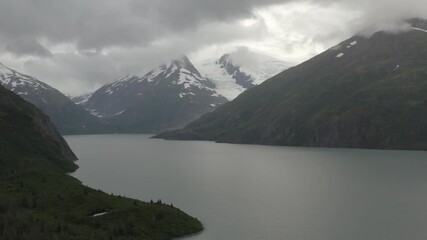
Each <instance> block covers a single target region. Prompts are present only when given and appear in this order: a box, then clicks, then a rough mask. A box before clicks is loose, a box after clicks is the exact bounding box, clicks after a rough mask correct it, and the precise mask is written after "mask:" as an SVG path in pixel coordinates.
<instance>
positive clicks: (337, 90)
mask: <svg viewBox="0 0 427 240" xmlns="http://www.w3.org/2000/svg"><path fill="white" fill-rule="evenodd" d="M354 41H357V44H356V45H355V46H352V45H351V43H353V42H354ZM347 46H349V48H347ZM340 53H344V55H343V56H342V57H340V58H339V57H337V55H338V54H340ZM425 59H427V33H425V32H421V31H409V32H404V33H399V34H388V33H384V32H378V33H376V34H374V35H373V36H372V37H370V38H362V37H353V38H351V39H349V40H347V41H344V42H343V43H341V44H340V45H339V47H337V48H333V49H330V50H328V51H326V52H324V53H322V54H320V55H318V56H316V57H314V58H312V59H310V60H309V61H307V62H304V63H302V64H300V65H298V66H296V67H293V68H291V69H289V70H287V71H284V72H283V73H281V74H279V75H277V76H275V77H273V78H271V79H269V80H267V81H266V82H264V83H263V84H261V85H260V86H257V87H255V88H253V89H250V90H248V91H246V92H245V93H243V94H242V95H240V96H239V97H237V98H236V99H235V100H234V101H233V102H230V103H227V104H224V105H223V106H221V107H220V108H218V109H217V110H216V111H214V112H213V113H209V114H206V115H204V116H202V117H201V118H200V119H198V120H196V121H194V122H193V123H191V124H189V125H188V126H187V127H186V128H184V129H182V130H178V131H173V132H167V133H164V134H160V135H159V136H157V137H160V138H166V139H197V140H213V141H218V142H229V143H253V144H271V145H287V146H316V147H353V148H379V149H423V150H426V149H427V137H426V136H427V95H426V92H427V66H426V64H425Z"/></svg>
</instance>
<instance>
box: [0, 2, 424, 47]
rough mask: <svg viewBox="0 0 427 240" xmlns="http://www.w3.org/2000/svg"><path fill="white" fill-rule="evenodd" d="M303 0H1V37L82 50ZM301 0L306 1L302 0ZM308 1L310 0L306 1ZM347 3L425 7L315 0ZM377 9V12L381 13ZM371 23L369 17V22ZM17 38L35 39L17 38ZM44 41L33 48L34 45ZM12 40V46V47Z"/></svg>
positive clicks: (407, 10)
mask: <svg viewBox="0 0 427 240" xmlns="http://www.w3.org/2000/svg"><path fill="white" fill-rule="evenodd" d="M291 1H293V2H298V0H262V1H260V0H215V1H212V0H149V1H148V0H119V1H118V0H73V1H58V0H37V1H31V0H2V1H0V30H1V35H0V41H1V42H2V43H3V45H5V44H6V45H9V48H8V50H11V51H13V52H15V53H19V54H23V53H24V52H25V51H26V50H28V53H29V54H41V55H42V56H46V53H47V52H46V51H40V49H41V48H40V47H41V45H40V44H37V40H39V39H45V40H47V41H48V42H50V43H52V44H57V43H72V44H75V45H76V46H77V47H78V48H79V49H81V50H87V49H95V50H101V49H103V48H108V47H112V46H144V45H146V44H148V43H150V42H152V41H153V40H156V39H157V38H161V37H165V36H168V35H169V34H176V33H179V32H181V31H187V30H191V29H195V28H197V27H200V26H203V24H207V23H212V22H231V21H234V20H236V19H241V18H247V17H251V16H252V12H253V9H254V8H257V7H263V6H268V5H271V4H279V3H285V2H291ZM301 2H302V1H301ZM304 2H307V1H304ZM311 2H313V3H318V4H323V5H324V4H328V3H336V2H338V3H344V4H347V5H349V6H350V7H352V8H364V10H366V11H367V12H369V13H370V17H371V18H376V17H378V16H389V15H390V17H395V16H396V15H399V14H400V15H404V14H406V15H410V14H418V13H420V12H422V11H424V10H426V8H425V7H424V5H425V4H424V2H423V1H420V0H407V1H404V2H402V1H400V0H399V1H398V0H380V1H366V0H358V1H355V0H317V1H315V0H312V1H311ZM397 13H399V14H397ZM376 15H378V16H376ZM366 24H370V23H366ZM16 39H33V40H32V42H30V41H28V42H26V44H21V45H22V49H19V50H18V48H19V47H20V46H19V45H17V44H13V42H14V41H15V40H16ZM31 44H32V46H33V47H35V46H36V45H38V46H39V50H37V51H34V49H33V48H31V47H29V46H30V45H31ZM11 46H12V47H11Z"/></svg>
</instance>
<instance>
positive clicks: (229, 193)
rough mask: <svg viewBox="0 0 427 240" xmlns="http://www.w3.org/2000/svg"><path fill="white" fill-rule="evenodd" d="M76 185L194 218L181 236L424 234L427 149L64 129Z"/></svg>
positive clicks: (329, 238) (273, 238)
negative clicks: (196, 223)
mask: <svg viewBox="0 0 427 240" xmlns="http://www.w3.org/2000/svg"><path fill="white" fill-rule="evenodd" d="M66 139H67V141H68V143H69V144H70V146H71V147H72V149H73V150H74V152H75V153H76V154H77V155H78V157H79V159H80V160H79V161H78V165H79V166H80V169H79V170H78V171H77V172H76V173H75V174H74V176H75V177H77V178H78V179H80V180H81V181H82V182H83V183H84V184H86V185H89V186H91V187H93V188H99V189H102V190H103V191H105V192H109V193H110V192H112V193H115V194H121V195H125V196H128V197H133V198H138V199H141V200H145V201H150V199H153V200H157V199H162V201H163V202H166V203H173V204H174V206H176V207H179V208H181V209H182V210H184V211H186V212H187V213H189V214H190V215H192V216H195V217H197V218H199V219H200V220H201V221H202V222H203V224H204V226H205V228H206V229H205V231H204V232H203V233H202V234H200V235H197V236H194V237H191V238H189V240H202V239H203V240H256V239H263V240H425V239H427V152H411V151H370V150H343V149H317V148H289V147H268V146H251V145H230V144H216V143H211V142H192V141H191V142H179V141H164V140H158V139H149V136H148V135H102V136H100V135H92V136H68V137H66Z"/></svg>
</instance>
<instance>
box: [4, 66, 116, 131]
mask: <svg viewBox="0 0 427 240" xmlns="http://www.w3.org/2000/svg"><path fill="white" fill-rule="evenodd" d="M0 84H2V85H3V86H4V87H5V88H7V89H9V90H11V91H13V92H14V93H16V94H17V95H19V96H21V97H22V98H23V99H25V100H26V101H28V102H30V103H32V104H33V105H35V106H36V107H37V108H39V109H40V110H42V111H43V112H44V113H45V114H47V115H48V116H49V117H50V118H51V120H52V122H53V123H54V124H55V126H56V127H57V128H58V130H59V131H60V132H61V133H63V134H80V133H101V132H104V131H110V130H113V129H114V128H113V127H112V126H111V125H110V124H108V123H105V122H104V121H103V120H100V119H97V118H96V117H94V116H92V115H91V114H89V113H88V112H87V111H86V110H85V109H84V108H83V107H81V106H77V105H76V104H74V103H73V102H72V101H71V100H70V99H69V98H67V97H66V96H65V95H64V94H62V93H61V92H60V91H58V90H56V89H55V88H53V87H51V86H49V85H48V84H46V83H44V82H42V81H40V80H38V79H36V78H34V77H31V76H29V75H25V74H22V73H19V72H18V71H15V70H13V69H11V68H8V67H6V66H5V65H3V64H1V63H0Z"/></svg>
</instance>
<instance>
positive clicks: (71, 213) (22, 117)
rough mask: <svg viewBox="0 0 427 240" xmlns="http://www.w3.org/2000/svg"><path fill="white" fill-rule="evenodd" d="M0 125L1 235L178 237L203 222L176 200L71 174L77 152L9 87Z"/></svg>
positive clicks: (1, 99) (5, 239) (10, 238)
mask: <svg viewBox="0 0 427 240" xmlns="http://www.w3.org/2000/svg"><path fill="white" fill-rule="evenodd" d="M0 129H2V131H1V134H0V239H2V240H20V239H171V238H174V237H179V236H184V235H188V234H193V233H197V232H199V231H201V230H202V225H201V223H200V222H199V221H198V220H197V219H195V218H192V217H190V216H188V215H186V214H185V213H183V212H182V211H180V210H179V209H177V208H174V207H173V206H169V205H165V204H162V203H161V202H160V201H158V202H156V203H145V202H141V201H138V200H132V199H128V198H125V197H120V196H113V195H109V194H106V193H103V192H101V191H99V190H93V189H90V188H88V187H85V186H83V185H82V184H81V183H80V182H79V181H78V180H77V179H75V178H73V177H71V176H68V175H66V173H67V172H70V171H73V170H75V169H76V165H75V164H74V162H73V160H75V156H74V154H73V153H72V152H71V150H70V149H69V147H68V145H67V144H66V142H65V141H64V139H63V138H62V137H61V136H60V135H59V133H58V132H57V131H56V129H55V128H54V127H53V124H52V123H51V122H50V120H49V118H48V117H46V116H45V115H44V114H42V113H41V112H40V111H39V110H37V109H36V108H35V107H34V106H32V105H31V104H28V103H27V102H25V101H24V100H22V99H21V98H20V97H18V96H16V95H14V94H12V93H11V92H9V91H6V90H5V89H3V88H2V87H0ZM105 212H106V214H105V215H99V216H94V215H95V214H100V213H105Z"/></svg>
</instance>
